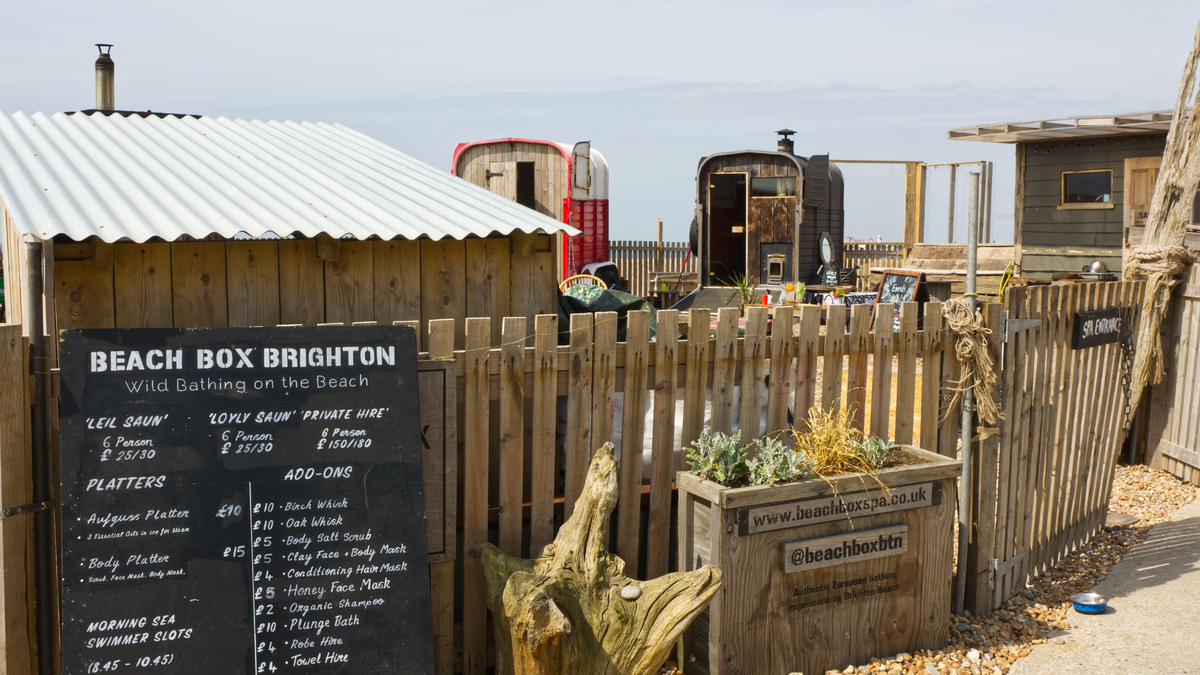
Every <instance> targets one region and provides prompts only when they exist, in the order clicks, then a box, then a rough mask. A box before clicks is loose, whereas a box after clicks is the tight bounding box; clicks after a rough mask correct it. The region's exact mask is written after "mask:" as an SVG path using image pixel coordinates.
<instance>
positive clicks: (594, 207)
mask: <svg viewBox="0 0 1200 675" xmlns="http://www.w3.org/2000/svg"><path fill="white" fill-rule="evenodd" d="M452 167H453V168H452V169H451V172H452V173H453V174H454V175H456V176H459V177H461V178H463V179H464V180H466V181H467V182H469V183H472V184H474V185H478V186H479V187H482V188H486V189H487V190H489V191H491V192H493V193H495V194H498V195H500V196H501V197H504V198H505V199H508V200H510V201H514V202H517V203H518V204H520V205H522V206H526V207H528V208H531V209H533V210H534V211H537V212H538V213H541V214H543V215H546V216H549V217H551V218H554V219H556V220H560V221H562V222H563V223H566V224H569V225H572V226H574V227H575V228H576V229H577V230H579V234H578V235H575V236H569V235H568V234H567V233H565V232H564V233H563V234H562V235H560V236H558V237H555V240H554V252H555V261H556V263H555V264H556V265H557V269H558V272H559V274H560V278H566V277H568V276H570V275H572V274H578V273H579V272H580V270H581V269H582V268H583V266H584V265H587V264H589V263H593V262H604V261H607V260H608V259H609V257H608V162H607V161H605V159H604V155H602V154H600V151H599V150H596V149H595V148H593V147H592V144H591V142H590V141H580V142H579V143H575V144H574V145H571V144H567V143H554V142H551V141H540V140H535V139H532V138H497V139H492V140H487V141H472V142H469V143H459V144H458V147H456V148H455V149H454V159H453V161H452Z"/></svg>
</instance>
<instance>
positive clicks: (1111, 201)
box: [1058, 168, 1117, 211]
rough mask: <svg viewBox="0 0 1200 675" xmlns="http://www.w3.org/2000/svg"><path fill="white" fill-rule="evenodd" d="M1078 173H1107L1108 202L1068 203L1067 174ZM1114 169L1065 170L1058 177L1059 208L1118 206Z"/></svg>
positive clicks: (1065, 209)
mask: <svg viewBox="0 0 1200 675" xmlns="http://www.w3.org/2000/svg"><path fill="white" fill-rule="evenodd" d="M1076 173H1107V174H1108V201H1107V202H1081V203H1076V204H1068V203H1067V176H1068V175H1070V174H1076ZM1113 188H1114V186H1113V170H1112V169H1111V168H1108V169H1078V170H1076V171H1064V172H1062V176H1060V177H1059V179H1058V210H1059V211H1069V210H1074V209H1112V208H1116V206H1117V204H1116V199H1115V198H1114V197H1115V195H1114V191H1113Z"/></svg>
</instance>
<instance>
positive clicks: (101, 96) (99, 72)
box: [96, 43, 116, 110]
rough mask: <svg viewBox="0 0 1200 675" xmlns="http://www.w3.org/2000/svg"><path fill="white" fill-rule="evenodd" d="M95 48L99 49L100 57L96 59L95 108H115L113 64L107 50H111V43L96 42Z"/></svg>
mask: <svg viewBox="0 0 1200 675" xmlns="http://www.w3.org/2000/svg"><path fill="white" fill-rule="evenodd" d="M96 48H97V49H99V50H100V57H99V58H98V59H96V110H116V104H115V102H114V100H113V99H114V94H113V89H114V87H113V73H114V70H115V67H114V66H113V60H112V57H111V56H109V52H111V51H112V45H106V44H100V43H97V44H96Z"/></svg>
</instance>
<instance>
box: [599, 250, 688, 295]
mask: <svg viewBox="0 0 1200 675" xmlns="http://www.w3.org/2000/svg"><path fill="white" fill-rule="evenodd" d="M687 251H688V243H687V242H686V241H665V242H663V243H662V245H661V247H660V246H659V243H658V242H657V241H624V240H622V241H614V242H611V243H609V246H608V255H609V258H610V259H611V260H612V262H614V263H616V265H617V268H618V269H619V270H621V276H622V277H624V278H625V279H628V280H629V292H630V293H632V294H634V295H636V296H638V297H645V296H647V295H649V294H650V292H651V291H652V290H654V289H653V288H651V285H650V284H651V280H652V276H653V273H655V272H668V273H670V274H678V273H679V272H680V271H682V272H683V273H684V274H692V275H694V274H695V273H696V257H695V256H689V255H688V254H687ZM685 258H686V259H687V266H686V267H684V264H683V262H684V259H685Z"/></svg>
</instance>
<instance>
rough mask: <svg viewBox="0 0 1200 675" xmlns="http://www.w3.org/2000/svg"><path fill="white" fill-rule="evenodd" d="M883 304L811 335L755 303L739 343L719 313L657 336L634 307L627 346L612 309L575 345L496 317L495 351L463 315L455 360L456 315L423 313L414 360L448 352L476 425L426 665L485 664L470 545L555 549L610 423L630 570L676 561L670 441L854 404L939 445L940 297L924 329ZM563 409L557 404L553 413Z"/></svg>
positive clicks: (793, 424)
mask: <svg viewBox="0 0 1200 675" xmlns="http://www.w3.org/2000/svg"><path fill="white" fill-rule="evenodd" d="M879 310H880V311H879V319H878V320H877V321H876V330H872V327H871V314H872V308H871V307H869V306H861V305H860V306H854V307H845V306H835V307H832V308H830V310H829V315H828V320H827V321H828V326H827V330H826V332H825V334H822V325H821V311H820V308H818V307H816V306H810V307H801V308H799V309H798V311H795V310H793V308H791V307H781V308H776V309H774V311H773V313H772V312H771V311H770V310H768V309H767V308H765V307H751V308H748V310H747V317H746V320H745V327H744V335H739V332H740V331H739V325H738V311H737V310H736V309H729V308H727V309H722V310H721V311H720V313H719V314H718V317H717V320H716V322H715V323H716V328H715V331H710V322H711V321H712V317H711V315H710V314H709V312H708V310H694V311H692V312H691V314H690V315H685V316H680V314H679V313H678V312H677V311H660V312H658V314H657V338H656V339H651V338H650V315H649V312H630V313H629V315H628V318H627V319H622V320H623V321H626V322H627V324H626V337H627V339H626V341H625V342H620V343H618V342H617V339H616V338H617V326H618V321H619V319H618V317H617V315H616V314H614V313H598V314H595V315H590V314H575V315H572V316H571V325H570V327H569V334H570V344H569V345H562V346H560V345H558V344H557V334H558V330H559V327H558V325H557V317H555V316H548V315H547V316H538V317H536V318H535V319H534V330H533V336H532V338H526V319H525V318H523V317H508V318H505V319H504V322H503V327H502V330H501V335H502V340H501V344H500V345H494V344H493V342H492V337H491V336H492V330H491V320H490V319H488V318H470V319H467V320H466V340H467V342H466V349H465V350H461V351H460V350H453V335H454V332H455V327H454V320H453V319H444V320H434V321H431V322H430V323H429V331H430V335H429V344H430V349H431V351H430V353H429V354H428V355H423V356H427V357H428V358H445V359H449V358H453V359H454V361H455V368H456V371H457V374H458V385H457V386H458V390H459V392H460V394H459V401H460V402H461V409H462V414H461V415H460V416H459V419H460V420H461V424H462V427H461V428H462V429H465V430H472V431H470V432H468V433H461V432H460V436H459V438H462V439H464V443H463V447H462V461H461V462H460V464H459V466H460V467H461V470H462V476H463V482H462V486H463V490H462V502H461V504H462V505H461V508H460V510H459V513H460V514H461V523H462V541H463V543H462V545H461V546H460V548H459V551H460V552H461V553H460V555H459V556H458V564H459V565H461V568H460V569H459V573H460V574H461V575H462V577H461V579H462V584H461V586H460V587H459V588H458V589H456V588H455V584H454V570H453V565H454V564H455V563H453V562H450V563H434V564H433V565H431V570H432V572H431V574H432V594H433V597H432V604H433V624H434V638H435V652H436V658H437V663H438V669H437V672H439V673H450V672H456V671H461V672H464V673H470V674H472V675H477V674H482V673H484V672H485V669H486V668H487V667H488V665H489V664H490V663H491V661H490V658H491V648H490V646H489V641H490V639H491V634H490V633H491V629H490V628H489V624H488V619H487V611H486V605H485V599H484V598H485V588H484V581H483V575H482V573H481V570H480V566H479V562H478V559H477V557H476V556H475V553H474V551H475V550H476V549H477V548H478V547H479V546H480V545H481V544H482V543H484V542H486V541H491V542H492V543H495V544H496V545H498V546H499V547H500V548H501V549H502V550H504V551H505V552H507V553H510V554H512V555H521V556H529V555H530V554H531V553H532V554H536V552H538V551H539V550H540V549H541V547H542V546H543V545H545V544H546V543H548V542H550V541H551V540H552V539H553V537H554V534H555V532H556V529H557V527H559V526H561V524H562V522H563V520H564V519H565V518H567V517H569V515H570V514H571V511H572V509H573V507H574V505H575V502H576V500H577V499H578V497H579V494H580V492H581V491H582V488H583V483H584V478H585V476H586V472H587V466H588V462H589V458H590V456H591V452H592V451H593V450H594V449H595V448H597V447H599V446H600V445H602V444H603V443H606V442H609V441H610V440H613V439H614V437H615V435H616V434H615V433H614V432H615V430H616V429H617V428H619V429H620V431H621V433H620V442H619V443H617V444H616V447H617V452H618V455H619V457H620V460H619V484H620V497H619V502H618V508H617V513H616V521H615V523H616V528H615V529H616V531H615V536H614V542H615V544H614V546H613V548H614V550H615V551H616V552H617V553H618V554H619V555H620V556H621V557H622V558H623V559H624V560H625V561H626V563H627V567H626V573H627V574H629V575H630V576H633V577H636V578H650V577H655V576H659V575H661V574H663V573H665V572H667V571H669V570H671V569H673V568H674V560H673V556H672V554H671V548H672V546H673V543H672V537H671V518H672V514H673V512H674V508H673V506H672V500H673V499H674V486H673V470H674V468H675V467H676V466H678V454H679V453H680V450H681V448H682V447H683V446H686V445H688V444H689V443H690V442H691V441H692V440H693V439H695V438H697V437H698V436H699V435H700V433H701V431H705V430H708V431H725V432H730V431H731V430H733V429H734V428H735V427H736V428H739V429H740V430H741V432H742V436H743V439H756V438H759V437H761V436H763V435H765V434H767V433H785V432H787V431H789V430H791V429H793V428H798V427H800V426H802V424H803V421H804V419H805V417H806V414H805V412H804V411H807V410H809V409H810V408H811V407H812V406H822V407H823V408H826V409H832V408H835V407H838V406H848V408H847V410H849V411H852V416H851V417H852V419H853V420H854V424H855V425H856V426H857V427H858V428H860V429H864V430H866V431H868V432H869V433H872V434H875V435H877V436H881V437H885V438H889V437H890V438H894V439H895V440H896V442H899V443H913V442H917V443H920V442H921V441H920V440H919V439H936V438H937V431H936V429H937V426H936V425H937V414H936V412H932V411H936V409H937V407H938V405H939V403H938V396H939V391H938V389H939V387H938V383H940V381H941V378H940V370H941V356H942V343H943V329H942V319H941V305H940V304H937V303H930V304H928V305H926V307H925V316H924V326H925V327H926V328H925V329H921V328H920V327H919V322H918V319H919V316H918V311H919V306H918V305H917V304H916V303H906V304H905V305H904V306H903V307H902V309H901V317H902V320H901V325H900V329H899V330H898V331H895V330H893V329H892V325H893V324H892V322H893V319H892V317H893V316H894V314H893V309H892V307H891V306H890V305H886V306H885V305H881V306H880V308H879ZM681 320H682V321H681ZM681 323H685V324H688V327H689V329H688V330H687V337H686V338H685V339H680V338H679V336H678V332H679V327H680V324H681ZM769 326H770V327H771V328H770V329H769ZM880 327H882V328H883V330H879V328H880ZM781 328H782V330H781ZM712 332H715V336H714V335H712ZM529 340H532V343H533V344H532V346H529V343H528V341H529ZM922 378H924V379H922ZM923 382H932V383H934V384H933V385H932V386H924V385H923ZM739 394H740V396H739ZM764 394H765V396H766V402H765V404H764V402H763V395H764ZM619 398H620V400H619ZM680 401H681V402H680ZM560 402H561V403H562V406H563V408H565V411H564V412H560V413H557V414H556V411H558V410H559V409H560V408H559V403H560ZM677 407H679V408H680V409H679V411H678V412H677ZM618 408H620V412H621V413H622V421H621V424H620V426H619V427H617V426H616V425H615V424H614V419H615V417H616V413H617V411H618ZM764 409H765V411H766V412H765V416H764V415H763V414H762V411H763V410H764ZM796 411H800V413H799V414H796ZM497 415H498V419H497ZM559 416H562V417H563V420H562V421H561V422H560V420H559V419H558V417H559ZM677 417H678V419H677ZM763 419H765V420H766V421H765V426H764V424H763V422H762V420H763ZM487 429H490V430H491V432H490V433H485V432H483V431H481V430H487ZM922 445H925V447H932V446H931V445H930V444H928V443H922ZM646 463H648V465H649V467H648V468H649V470H648V471H644V468H645V465H646ZM526 467H528V470H526ZM644 473H645V474H646V475H648V476H649V477H650V478H649V479H648V480H643V474H644ZM560 477H561V478H560ZM489 487H490V489H489ZM434 568H437V569H436V570H434ZM456 621H457V622H459V623H458V625H456V624H455V622H456Z"/></svg>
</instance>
